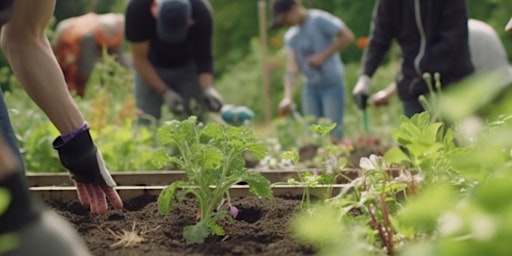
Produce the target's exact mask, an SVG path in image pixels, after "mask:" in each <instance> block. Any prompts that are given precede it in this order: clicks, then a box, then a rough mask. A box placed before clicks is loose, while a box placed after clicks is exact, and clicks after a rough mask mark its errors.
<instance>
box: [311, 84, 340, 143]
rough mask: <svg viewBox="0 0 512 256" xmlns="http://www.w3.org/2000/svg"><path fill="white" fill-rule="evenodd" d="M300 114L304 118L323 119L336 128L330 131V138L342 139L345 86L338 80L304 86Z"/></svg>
mask: <svg viewBox="0 0 512 256" xmlns="http://www.w3.org/2000/svg"><path fill="white" fill-rule="evenodd" d="M302 112H303V113H304V115H305V116H313V117H315V118H317V119H318V118H325V119H327V120H329V121H330V122H332V123H336V127H334V129H333V130H332V131H331V137H333V138H335V139H342V138H343V114H344V112H345V85H344V83H343V80H342V79H341V78H340V79H339V80H338V81H334V82H329V83H319V84H314V85H309V84H306V85H305V86H304V87H303V89H302Z"/></svg>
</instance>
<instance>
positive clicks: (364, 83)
mask: <svg viewBox="0 0 512 256" xmlns="http://www.w3.org/2000/svg"><path fill="white" fill-rule="evenodd" d="M370 87H371V78H370V77H369V76H367V75H361V76H360V77H359V79H358V81H357V84H356V86H355V87H354V90H353V91H352V96H353V97H354V101H355V102H356V105H357V107H358V108H359V109H361V110H364V109H366V106H367V103H368V102H367V101H368V96H369V95H370Z"/></svg>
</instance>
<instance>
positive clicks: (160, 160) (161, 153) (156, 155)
mask: <svg viewBox="0 0 512 256" xmlns="http://www.w3.org/2000/svg"><path fill="white" fill-rule="evenodd" d="M170 160H171V158H170V157H169V156H168V155H167V152H165V149H163V148H159V149H157V150H156V151H155V152H153V155H152V156H151V164H153V166H155V168H158V169H160V168H162V167H163V166H164V165H165V164H166V163H168V162H169V161H170Z"/></svg>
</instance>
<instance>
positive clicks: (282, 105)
mask: <svg viewBox="0 0 512 256" xmlns="http://www.w3.org/2000/svg"><path fill="white" fill-rule="evenodd" d="M294 109H295V104H294V103H293V101H292V100H291V99H290V98H287V97H285V98H283V99H282V100H281V102H279V106H278V109H277V113H278V114H279V116H289V115H290V114H291V113H292V112H293V111H294Z"/></svg>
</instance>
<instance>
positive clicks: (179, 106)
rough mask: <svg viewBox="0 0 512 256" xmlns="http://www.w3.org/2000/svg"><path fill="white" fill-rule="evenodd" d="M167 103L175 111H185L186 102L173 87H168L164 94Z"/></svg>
mask: <svg viewBox="0 0 512 256" xmlns="http://www.w3.org/2000/svg"><path fill="white" fill-rule="evenodd" d="M162 98H163V100H164V103H165V105H167V107H169V109H170V110H171V112H173V113H182V112H183V111H185V102H184V101H183V98H182V97H181V96H180V95H179V94H177V93H176V92H175V91H173V90H171V89H167V90H166V91H165V93H164V94H163V95H162Z"/></svg>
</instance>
